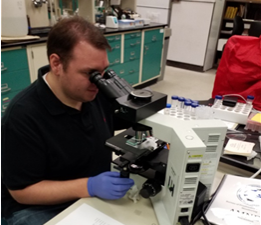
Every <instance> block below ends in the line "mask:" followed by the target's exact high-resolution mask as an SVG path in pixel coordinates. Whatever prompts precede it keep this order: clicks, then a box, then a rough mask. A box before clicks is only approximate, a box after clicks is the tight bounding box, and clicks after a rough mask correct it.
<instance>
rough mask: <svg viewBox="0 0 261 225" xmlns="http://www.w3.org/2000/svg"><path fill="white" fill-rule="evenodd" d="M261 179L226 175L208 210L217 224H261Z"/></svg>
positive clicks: (211, 221)
mask: <svg viewBox="0 0 261 225" xmlns="http://www.w3.org/2000/svg"><path fill="white" fill-rule="evenodd" d="M260 210H261V180H259V179H253V178H246V177H238V176H233V175H225V177H224V178H223V180H222V181H221V184H220V185H219V187H218V189H217V191H216V194H215V196H214V197H213V199H212V201H211V203H210V204H209V206H208V208H207V210H206V217H207V219H208V221H209V222H210V223H211V224H216V225H234V224H236V225H260V224H261V219H260V216H261V213H260Z"/></svg>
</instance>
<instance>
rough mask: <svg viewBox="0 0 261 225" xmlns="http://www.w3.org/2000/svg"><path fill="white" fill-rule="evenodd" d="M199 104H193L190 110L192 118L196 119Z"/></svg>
mask: <svg viewBox="0 0 261 225" xmlns="http://www.w3.org/2000/svg"><path fill="white" fill-rule="evenodd" d="M197 107H198V104H197V103H192V104H191V109H190V116H191V117H192V118H193V119H195V117H196V110H197Z"/></svg>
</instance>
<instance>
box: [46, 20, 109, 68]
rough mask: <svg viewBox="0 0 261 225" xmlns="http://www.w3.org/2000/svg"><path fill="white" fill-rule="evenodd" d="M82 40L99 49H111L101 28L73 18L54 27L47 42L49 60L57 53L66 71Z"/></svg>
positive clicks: (61, 21)
mask: <svg viewBox="0 0 261 225" xmlns="http://www.w3.org/2000/svg"><path fill="white" fill-rule="evenodd" d="M82 40H83V41H86V42H88V43H89V44H91V45H92V46H93V47H95V48H97V49H104V50H105V49H109V50H110V49H111V47H110V45H109V43H108V41H107V39H106V38H105V37H104V35H103V33H102V32H101V31H100V29H99V28H97V27H95V26H94V25H93V24H91V23H90V22H88V21H87V20H85V19H84V18H82V17H80V16H73V17H69V18H63V19H61V20H60V21H59V22H57V23H56V24H55V25H54V26H53V27H52V29H51V31H50V33H49V35H48V40H47V56H48V59H49V57H50V55H51V54H53V53H56V54H57V55H58V56H59V57H60V59H61V62H62V64H63V68H64V70H66V68H67V64H68V62H69V61H70V59H71V57H72V54H71V53H72V50H73V48H74V47H75V45H76V44H77V43H78V42H79V41H82Z"/></svg>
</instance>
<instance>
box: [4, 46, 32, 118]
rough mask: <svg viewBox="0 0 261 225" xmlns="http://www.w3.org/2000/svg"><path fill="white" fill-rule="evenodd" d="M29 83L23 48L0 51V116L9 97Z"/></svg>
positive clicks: (9, 99)
mask: <svg viewBox="0 0 261 225" xmlns="http://www.w3.org/2000/svg"><path fill="white" fill-rule="evenodd" d="M29 85H30V76H29V69H28V61H27V56H26V49H25V48H17V49H4V50H2V51H1V116H3V114H4V112H5V110H6V108H7V106H8V104H9V102H10V101H11V99H12V98H13V97H14V96H15V95H16V94H17V93H19V92H20V91H21V90H22V89H24V88H26V87H27V86H29Z"/></svg>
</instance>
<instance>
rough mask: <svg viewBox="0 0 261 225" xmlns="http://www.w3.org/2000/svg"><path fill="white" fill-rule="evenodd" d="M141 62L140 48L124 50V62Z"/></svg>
mask: <svg viewBox="0 0 261 225" xmlns="http://www.w3.org/2000/svg"><path fill="white" fill-rule="evenodd" d="M134 60H140V46H136V47H134V48H126V49H124V62H129V61H134Z"/></svg>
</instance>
